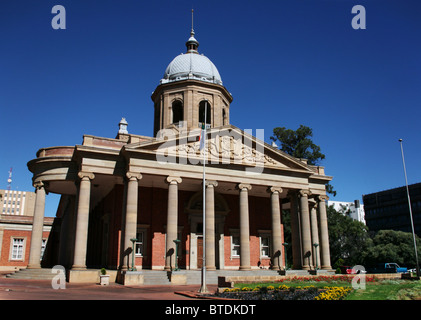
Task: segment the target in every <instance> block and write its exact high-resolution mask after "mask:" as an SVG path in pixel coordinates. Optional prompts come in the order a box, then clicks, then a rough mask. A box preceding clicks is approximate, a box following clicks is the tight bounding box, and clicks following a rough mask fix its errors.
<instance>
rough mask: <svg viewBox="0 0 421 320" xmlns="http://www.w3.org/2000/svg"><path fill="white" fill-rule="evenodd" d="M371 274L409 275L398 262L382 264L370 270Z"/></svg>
mask: <svg viewBox="0 0 421 320" xmlns="http://www.w3.org/2000/svg"><path fill="white" fill-rule="evenodd" d="M368 272H369V273H407V272H408V269H407V268H405V267H400V266H399V265H398V264H397V263H396V262H385V263H380V264H378V265H377V266H376V267H374V268H369V269H368Z"/></svg>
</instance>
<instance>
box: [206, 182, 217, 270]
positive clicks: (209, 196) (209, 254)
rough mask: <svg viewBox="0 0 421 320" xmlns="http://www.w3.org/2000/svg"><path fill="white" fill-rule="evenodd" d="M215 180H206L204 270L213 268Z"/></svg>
mask: <svg viewBox="0 0 421 320" xmlns="http://www.w3.org/2000/svg"><path fill="white" fill-rule="evenodd" d="M217 186H218V182H216V181H206V203H205V206H206V211H205V219H206V239H205V242H206V244H205V248H206V270H215V269H216V267H215V187H217Z"/></svg>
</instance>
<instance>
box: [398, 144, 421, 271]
mask: <svg viewBox="0 0 421 320" xmlns="http://www.w3.org/2000/svg"><path fill="white" fill-rule="evenodd" d="M399 142H400V145H401V153H402V163H403V172H404V174H405V184H406V194H407V196H408V206H409V216H410V218H411V228H412V238H413V240H414V250H415V262H416V271H417V278H418V279H419V278H420V266H419V264H418V252H417V241H416V239H415V231H414V220H413V219H412V207H411V198H410V197H409V188H408V179H407V177H406V168H405V158H404V155H403V145H402V139H399Z"/></svg>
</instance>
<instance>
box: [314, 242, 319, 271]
mask: <svg viewBox="0 0 421 320" xmlns="http://www.w3.org/2000/svg"><path fill="white" fill-rule="evenodd" d="M313 246H314V253H315V256H316V270H317V269H319V264H318V261H317V247H318V246H319V244H318V243H315V244H313Z"/></svg>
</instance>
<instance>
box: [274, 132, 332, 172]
mask: <svg viewBox="0 0 421 320" xmlns="http://www.w3.org/2000/svg"><path fill="white" fill-rule="evenodd" d="M312 137H313V130H312V129H311V128H309V127H307V126H304V125H300V127H299V128H298V129H297V130H292V129H286V128H285V127H277V128H275V129H273V136H271V137H270V139H271V140H273V141H274V142H277V141H278V142H279V143H280V144H281V146H280V150H282V151H284V152H285V153H287V154H289V155H291V156H293V157H295V158H302V159H307V163H308V164H311V165H317V164H318V163H319V162H320V161H321V160H323V159H324V158H325V155H324V154H323V153H321V150H320V147H319V146H318V145H316V144H315V143H314V142H313V140H312V139H311V138H312Z"/></svg>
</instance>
